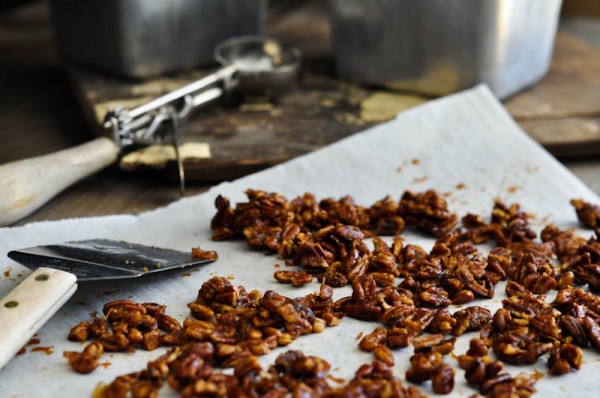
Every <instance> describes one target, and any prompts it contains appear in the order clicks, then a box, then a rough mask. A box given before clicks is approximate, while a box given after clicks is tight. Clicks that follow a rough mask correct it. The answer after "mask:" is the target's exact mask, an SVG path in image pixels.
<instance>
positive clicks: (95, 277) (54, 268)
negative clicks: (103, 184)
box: [0, 240, 216, 368]
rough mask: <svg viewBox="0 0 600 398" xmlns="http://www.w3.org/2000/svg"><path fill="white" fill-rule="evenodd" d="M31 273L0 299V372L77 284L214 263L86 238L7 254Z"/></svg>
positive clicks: (131, 244)
mask: <svg viewBox="0 0 600 398" xmlns="http://www.w3.org/2000/svg"><path fill="white" fill-rule="evenodd" d="M8 256H9V257H10V258H12V259H13V260H15V261H17V262H19V263H21V264H23V265H24V266H26V267H27V268H30V269H33V270H35V271H34V272H33V273H32V274H31V275H29V276H28V277H27V278H26V279H25V280H23V281H22V282H21V283H20V284H19V285H18V286H17V287H16V288H14V289H13V290H12V291H11V292H10V293H9V294H8V295H6V296H5V297H3V298H2V299H0V368H2V367H3V366H4V365H5V364H6V363H7V362H8V361H9V360H10V359H11V358H12V357H13V356H14V355H15V354H16V353H17V352H18V351H19V350H20V349H21V347H23V346H24V345H25V344H26V343H27V341H29V339H30V338H31V337H32V336H33V335H34V334H35V332H37V331H38V329H39V328H40V327H42V325H43V324H44V323H46V321H47V320H48V319H50V317H51V316H52V315H53V314H54V313H55V312H56V311H57V310H58V309H59V308H60V307H62V305H63V304H64V303H65V302H66V301H67V300H68V299H69V298H70V297H71V296H72V295H73V293H75V290H77V283H76V282H77V281H99V280H106V279H123V278H135V277H138V276H142V275H144V274H149V273H153V272H159V271H166V270H169V269H174V268H184V267H188V266H191V265H197V264H203V263H206V262H210V261H213V260H215V259H216V256H207V258H196V257H193V256H192V254H191V252H190V253H184V252H180V251H176V250H170V249H162V248H158V247H150V246H144V245H139V244H134V243H127V242H117V241H111V240H85V241H78V242H69V243H65V244H60V245H50V246H38V247H31V248H27V249H21V250H15V251H11V252H10V253H8Z"/></svg>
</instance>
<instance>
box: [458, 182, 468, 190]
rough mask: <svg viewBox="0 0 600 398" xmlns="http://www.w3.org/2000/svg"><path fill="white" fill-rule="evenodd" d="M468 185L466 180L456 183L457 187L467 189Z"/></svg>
mask: <svg viewBox="0 0 600 398" xmlns="http://www.w3.org/2000/svg"><path fill="white" fill-rule="evenodd" d="M465 187H466V185H465V183H464V182H460V183H458V184H456V189H459V190H460V189H465Z"/></svg>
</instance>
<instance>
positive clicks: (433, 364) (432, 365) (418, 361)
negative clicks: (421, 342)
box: [406, 351, 443, 384]
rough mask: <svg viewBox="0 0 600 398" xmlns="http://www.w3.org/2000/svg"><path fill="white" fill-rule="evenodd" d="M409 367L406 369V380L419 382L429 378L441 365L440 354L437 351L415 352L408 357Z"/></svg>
mask: <svg viewBox="0 0 600 398" xmlns="http://www.w3.org/2000/svg"><path fill="white" fill-rule="evenodd" d="M410 364H411V367H410V368H409V369H408V370H407V371H406V380H408V381H411V382H413V383H417V384H420V383H422V382H424V381H426V380H430V379H431V378H432V377H433V376H434V375H435V374H436V373H438V371H439V370H440V368H441V367H442V364H443V359H442V354H440V353H439V352H433V351H431V352H426V353H416V354H414V355H413V356H411V357H410Z"/></svg>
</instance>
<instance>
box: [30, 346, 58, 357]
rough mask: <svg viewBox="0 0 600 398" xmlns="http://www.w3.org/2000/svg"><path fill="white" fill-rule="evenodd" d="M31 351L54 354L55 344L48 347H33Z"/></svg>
mask: <svg viewBox="0 0 600 398" xmlns="http://www.w3.org/2000/svg"><path fill="white" fill-rule="evenodd" d="M31 351H33V352H43V353H44V354H46V355H52V354H54V347H53V346H48V347H33V348H32V349H31Z"/></svg>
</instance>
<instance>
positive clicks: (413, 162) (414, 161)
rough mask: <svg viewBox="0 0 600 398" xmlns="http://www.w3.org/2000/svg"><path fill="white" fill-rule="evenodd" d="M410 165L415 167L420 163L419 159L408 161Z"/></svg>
mask: <svg viewBox="0 0 600 398" xmlns="http://www.w3.org/2000/svg"><path fill="white" fill-rule="evenodd" d="M410 162H411V163H412V164H414V165H417V164H419V163H420V162H421V161H420V160H419V159H413V160H411V161H410Z"/></svg>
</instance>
